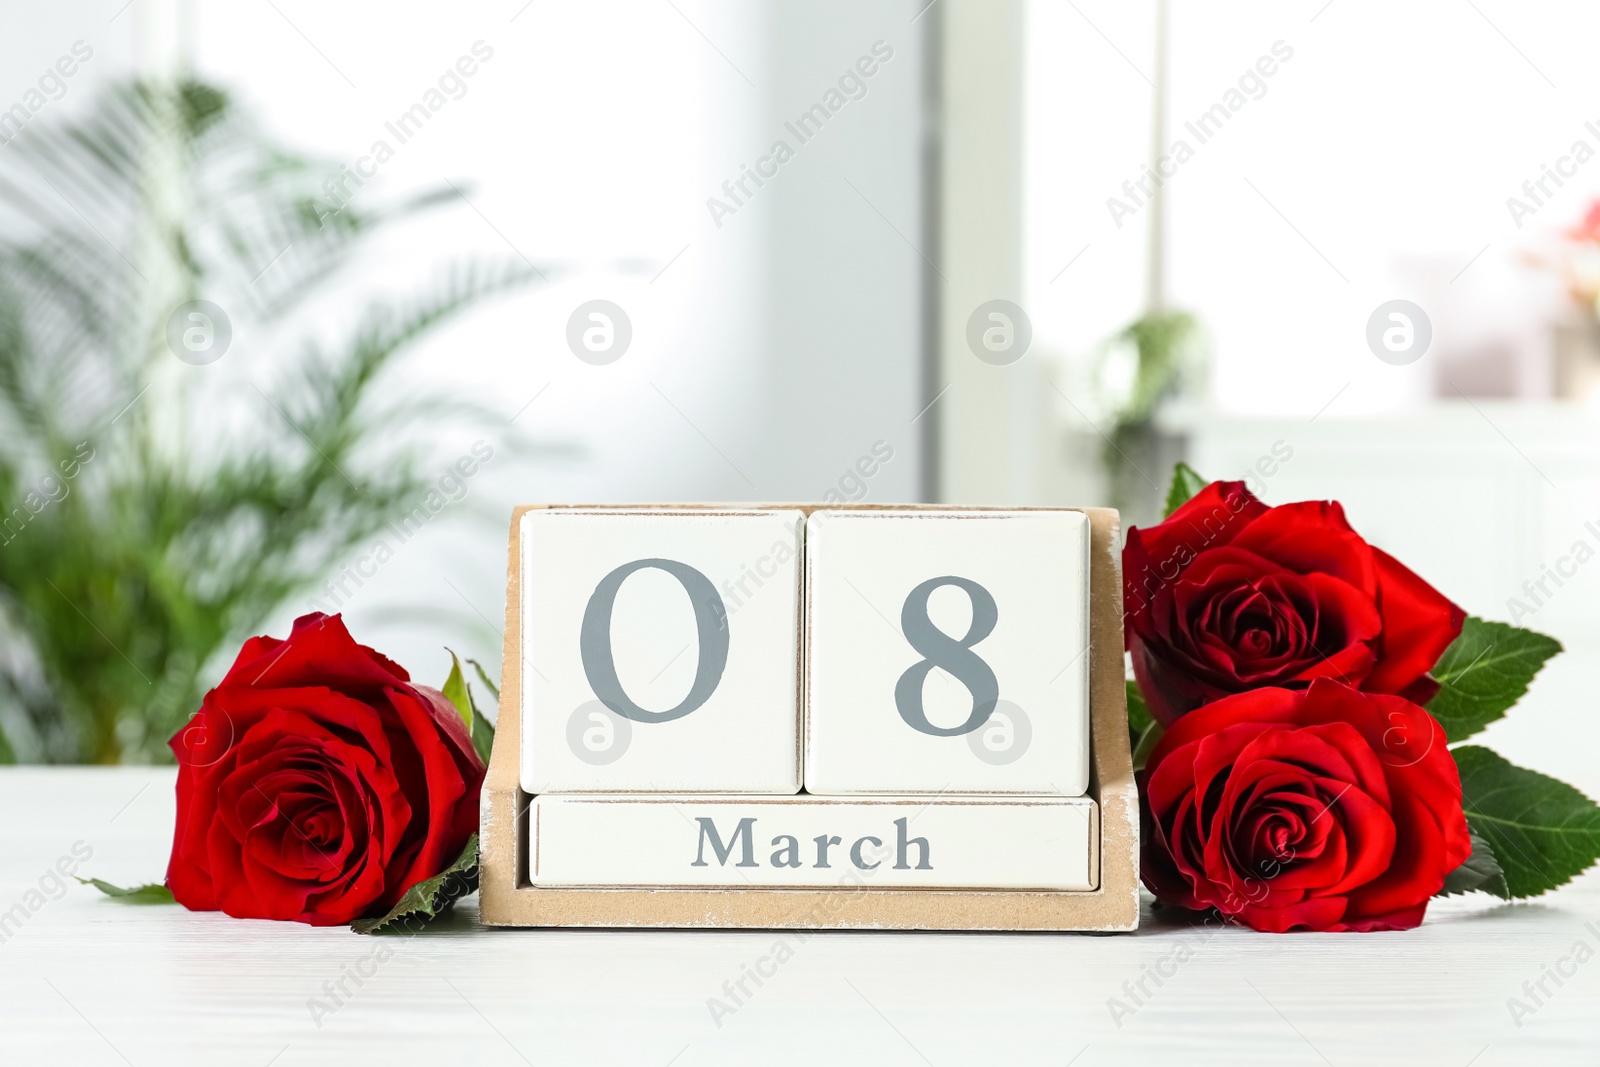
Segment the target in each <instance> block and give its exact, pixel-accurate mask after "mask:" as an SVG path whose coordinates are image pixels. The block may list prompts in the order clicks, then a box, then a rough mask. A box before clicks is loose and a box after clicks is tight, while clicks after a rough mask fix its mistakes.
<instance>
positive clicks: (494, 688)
mask: <svg viewBox="0 0 1600 1067" xmlns="http://www.w3.org/2000/svg"><path fill="white" fill-rule="evenodd" d="M467 662H468V663H470V664H472V669H473V670H475V671H477V672H478V681H480V682H482V683H483V687H484V688H485V689H487V690H488V691H489V693H490V695H491V696H493V697H494V699H495V703H497V704H498V703H499V702H500V687H499V686H498V685H495V684H494V683H493V682H491V681H489V672H488V671H486V670H484V669H483V664H481V663H479V662H478V661H477V660H475V659H469V660H467Z"/></svg>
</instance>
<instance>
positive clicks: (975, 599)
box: [805, 510, 1089, 796]
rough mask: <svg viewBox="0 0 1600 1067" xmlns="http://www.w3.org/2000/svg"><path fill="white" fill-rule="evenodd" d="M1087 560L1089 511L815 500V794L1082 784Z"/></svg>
mask: <svg viewBox="0 0 1600 1067" xmlns="http://www.w3.org/2000/svg"><path fill="white" fill-rule="evenodd" d="M1088 564H1089V526H1088V520H1087V518H1086V517H1085V516H1084V515H1083V513H1081V512H1077V511H1066V510H1059V511H1057V510H1038V511H922V510H919V511H898V512H897V511H867V510H862V511H848V510H841V511H825V510H818V511H816V512H813V513H812V515H811V517H810V519H809V521H808V525H807V531H806V586H807V593H806V596H807V605H806V633H807V641H806V659H805V672H806V764H805V780H806V789H807V791H808V792H811V793H816V794H896V793H935V794H940V793H1024V794H1043V795H1054V796H1080V795H1082V794H1083V792H1084V791H1085V789H1086V788H1087V786H1088V776H1089V755H1088V753H1089V704H1088V680H1089V656H1088V639H1089V638H1088V635H1089V630H1088Z"/></svg>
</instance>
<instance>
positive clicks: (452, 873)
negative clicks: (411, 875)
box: [350, 834, 478, 934]
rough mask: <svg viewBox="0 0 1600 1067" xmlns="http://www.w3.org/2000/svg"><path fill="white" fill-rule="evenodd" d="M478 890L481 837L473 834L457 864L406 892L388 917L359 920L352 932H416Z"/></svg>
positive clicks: (352, 925)
mask: <svg viewBox="0 0 1600 1067" xmlns="http://www.w3.org/2000/svg"><path fill="white" fill-rule="evenodd" d="M477 888H478V835H477V834H473V835H472V836H471V837H470V838H468V839H467V847H466V848H464V849H462V850H461V855H460V856H458V857H457V858H456V861H455V862H454V863H452V864H451V865H450V866H449V867H447V868H445V869H444V870H443V871H440V872H439V873H438V874H436V875H434V876H433V877H432V878H428V879H425V880H424V881H421V882H418V883H417V884H416V885H414V886H412V887H411V888H410V889H408V890H406V893H405V896H403V897H401V898H400V901H399V903H397V904H395V906H394V908H393V909H392V910H391V911H390V912H389V914H387V915H384V916H381V917H379V918H376V919H357V920H356V921H355V922H353V923H351V924H350V929H352V930H354V931H355V932H356V933H358V934H384V933H389V932H391V931H394V930H395V928H396V927H399V926H404V927H405V929H407V930H410V931H411V932H412V933H415V932H417V931H418V930H420V929H421V928H422V927H423V926H426V925H427V924H428V922H429V921H430V920H432V919H436V918H438V917H439V916H440V915H442V914H444V912H445V911H446V910H447V909H449V907H450V906H451V905H452V904H454V903H455V902H456V901H457V900H460V899H461V898H462V897H464V896H466V895H467V894H468V893H471V892H472V891H473V890H475V889H477Z"/></svg>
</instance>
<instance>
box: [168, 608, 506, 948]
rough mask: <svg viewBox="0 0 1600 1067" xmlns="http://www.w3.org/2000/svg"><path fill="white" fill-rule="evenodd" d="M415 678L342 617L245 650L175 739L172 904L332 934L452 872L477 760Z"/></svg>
mask: <svg viewBox="0 0 1600 1067" xmlns="http://www.w3.org/2000/svg"><path fill="white" fill-rule="evenodd" d="M409 678H410V676H409V675H407V674H406V672H405V671H404V670H402V669H401V668H400V667H398V666H396V665H395V664H393V663H391V662H390V661H389V660H387V659H385V658H384V657H383V656H380V655H379V654H378V653H376V652H374V651H373V650H372V649H370V648H366V647H365V646H362V645H358V644H356V643H355V641H354V640H353V639H352V638H351V636H350V633H349V631H348V630H346V629H345V627H344V622H343V621H342V620H341V619H340V617H339V616H337V615H333V616H328V615H322V614H312V615H306V616H304V617H302V618H300V619H297V620H296V621H295V624H294V631H293V632H292V633H291V634H290V635H289V639H288V640H287V641H279V640H277V639H275V638H271V637H254V638H251V639H250V640H249V641H246V642H245V645H244V648H242V649H241V650H240V651H239V657H238V659H236V660H235V661H234V664H233V667H232V669H230V670H229V671H228V675H227V677H225V678H223V680H222V683H221V684H220V685H218V686H217V687H216V688H215V689H213V690H211V692H209V693H207V694H206V697H205V702H204V704H203V705H202V706H201V708H200V710H199V711H198V712H197V713H196V714H195V716H194V718H193V719H192V720H190V722H189V724H188V725H187V726H185V727H184V728H183V729H182V730H180V731H178V734H177V735H176V736H175V737H173V739H172V741H171V745H172V751H173V752H174V753H176V754H177V757H178V825H177V828H176V830H175V831H174V833H173V838H172V860H171V863H170V864H169V865H168V867H167V886H168V887H169V888H170V889H171V890H172V893H173V896H175V897H176V898H177V899H178V902H179V903H180V904H183V905H184V906H185V907H188V908H192V909H194V910H196V911H211V910H215V909H218V908H220V909H221V910H222V911H224V912H226V913H228V914H229V915H232V916H234V917H235V918H241V919H294V920H297V921H299V922H305V923H311V924H312V925H314V926H330V925H334V924H338V923H348V922H350V921H351V920H353V919H357V918H360V917H362V916H364V915H371V914H381V913H383V912H385V911H387V910H388V909H389V908H391V907H393V905H394V904H395V903H396V901H398V900H399V898H400V896H401V895H402V894H403V893H404V892H405V890H407V889H408V888H410V887H411V886H412V885H413V884H415V883H416V882H418V881H421V880H422V879H424V878H430V877H432V876H433V875H436V874H438V873H439V872H440V871H442V870H444V869H445V868H446V867H448V866H449V865H450V864H451V863H452V862H453V861H454V860H455V859H456V857H457V856H458V855H459V854H460V853H461V850H462V849H463V848H465V847H466V843H467V838H468V837H470V836H471V834H472V833H473V831H474V830H476V829H477V824H478V790H479V788H480V786H481V785H482V784H483V761H482V760H480V759H479V758H478V756H477V753H476V752H474V751H473V747H472V741H471V739H470V738H469V737H468V735H467V729H466V725H465V724H464V723H463V722H462V721H461V716H460V715H459V714H457V712H456V710H455V708H454V707H453V706H452V705H451V704H450V702H449V701H448V700H446V699H445V697H444V694H442V693H440V692H439V691H438V690H436V689H429V688H428V687H426V686H419V685H412V684H411V682H410V680H409Z"/></svg>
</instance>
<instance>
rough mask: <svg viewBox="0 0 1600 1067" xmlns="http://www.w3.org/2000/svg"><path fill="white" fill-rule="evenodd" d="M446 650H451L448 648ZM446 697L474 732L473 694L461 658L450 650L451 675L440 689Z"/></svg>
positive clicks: (468, 727) (469, 731)
mask: <svg viewBox="0 0 1600 1067" xmlns="http://www.w3.org/2000/svg"><path fill="white" fill-rule="evenodd" d="M445 651H446V652H450V650H449V649H448V648H447V649H445ZM440 691H441V692H442V693H444V696H445V699H446V700H448V701H450V703H452V704H454V705H455V706H456V710H457V711H458V712H460V713H461V721H462V722H465V723H466V724H467V732H468V733H471V732H472V720H473V714H472V694H471V693H469V692H468V691H467V679H466V676H465V675H463V674H462V673H461V660H460V659H458V658H457V657H456V654H455V653H454V652H450V677H448V678H446V679H445V680H444V686H443V687H442V688H441V690H440Z"/></svg>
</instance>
